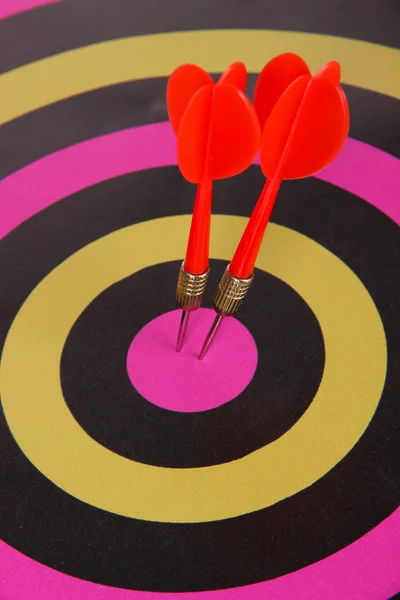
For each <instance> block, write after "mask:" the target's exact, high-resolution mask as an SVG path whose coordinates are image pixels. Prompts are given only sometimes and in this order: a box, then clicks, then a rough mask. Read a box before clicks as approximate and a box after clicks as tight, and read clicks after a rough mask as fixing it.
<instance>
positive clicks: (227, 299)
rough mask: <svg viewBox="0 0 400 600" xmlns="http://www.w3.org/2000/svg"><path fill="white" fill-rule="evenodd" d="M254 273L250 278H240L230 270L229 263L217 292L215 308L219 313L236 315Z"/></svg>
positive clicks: (214, 302) (214, 301)
mask: <svg viewBox="0 0 400 600" xmlns="http://www.w3.org/2000/svg"><path fill="white" fill-rule="evenodd" d="M253 279H254V275H252V276H251V277H249V278H248V279H238V278H237V277H234V276H233V275H232V274H231V273H230V272H229V265H228V267H227V268H226V270H225V272H224V274H223V275H222V277H221V281H220V282H219V285H218V289H217V291H216V293H215V296H214V300H213V306H214V310H215V311H216V312H217V313H218V314H219V315H224V316H227V317H228V316H230V315H234V314H235V313H236V312H237V311H238V310H239V308H240V305H241V304H242V302H243V300H244V298H245V296H246V294H247V292H248V291H249V288H250V286H251V283H252V281H253Z"/></svg>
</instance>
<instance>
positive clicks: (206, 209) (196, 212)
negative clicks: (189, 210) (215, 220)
mask: <svg viewBox="0 0 400 600" xmlns="http://www.w3.org/2000/svg"><path fill="white" fill-rule="evenodd" d="M211 202H212V181H211V180H207V179H205V180H204V181H202V182H201V183H199V184H198V185H197V191H196V199H195V202H194V209H193V216H192V223H191V226H190V233H189V239H188V245H187V250H186V258H185V263H184V267H185V269H186V271H188V273H191V274H192V275H202V274H203V273H205V272H206V271H207V269H208V255H209V246H210V227H211Z"/></svg>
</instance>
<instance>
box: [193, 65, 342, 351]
mask: <svg viewBox="0 0 400 600" xmlns="http://www.w3.org/2000/svg"><path fill="white" fill-rule="evenodd" d="M282 56H290V55H282ZM292 56H293V55H292ZM297 59H298V60H300V61H301V59H299V57H297ZM274 60H275V61H278V64H279V61H280V60H282V58H281V57H277V58H276V59H274ZM293 60H294V59H293V58H290V59H288V58H285V59H283V61H282V65H281V66H284V64H285V62H286V61H289V67H290V69H291V67H292V66H293V65H292V63H293ZM271 62H272V63H273V64H272V68H270V69H268V65H267V66H266V68H265V70H264V71H263V72H262V73H261V74H260V78H261V84H260V85H258V86H257V88H256V97H255V105H256V107H258V110H257V112H258V114H259V118H260V123H261V125H262V126H263V133H262V141H261V154H260V164H261V168H262V171H263V173H264V175H265V176H266V177H267V182H266V184H265V186H264V189H263V190H262V192H261V194H260V197H259V199H258V201H257V204H256V206H255V208H254V210H253V213H252V215H251V217H250V219H249V222H248V225H247V227H246V229H245V231H244V233H243V235H242V238H241V240H240V242H239V245H238V247H237V250H236V252H235V255H234V257H233V259H232V261H231V263H230V264H229V265H228V267H227V269H226V271H225V273H224V275H223V276H222V279H221V281H220V283H219V286H218V289H217V292H216V294H215V296H214V301H213V304H214V309H215V311H216V313H217V316H216V318H215V320H214V323H213V325H212V327H211V329H210V331H209V333H208V335H207V337H206V339H205V342H204V344H203V347H202V350H201V352H200V355H199V358H200V360H201V359H202V358H203V357H204V356H205V354H206V352H207V350H208V348H209V346H210V345H211V343H212V340H213V339H214V336H215V334H216V331H217V330H218V327H219V326H220V324H221V322H222V319H223V318H224V317H225V316H230V315H233V314H234V313H235V312H236V311H237V310H238V309H239V307H240V305H241V303H242V301H243V299H244V297H245V296H246V294H247V292H248V290H249V287H250V285H251V283H252V281H253V273H254V267H255V263H256V260H257V256H258V252H259V250H260V247H261V243H262V240H263V237H264V233H265V230H266V228H267V225H268V222H269V218H270V216H271V212H272V209H273V206H274V203H275V199H276V196H277V194H278V191H279V187H280V184H281V182H282V180H283V179H300V178H304V177H308V176H310V175H313V174H314V173H316V172H317V171H320V170H321V169H323V168H324V167H326V166H327V165H328V164H329V163H330V162H331V161H332V160H333V159H334V158H335V156H336V155H337V154H338V152H339V151H340V149H341V148H342V146H343V144H344V142H345V140H346V137H347V134H348V130H349V110H348V105H347V100H346V97H345V95H344V92H343V90H342V88H341V87H340V85H339V81H340V66H339V65H338V63H336V62H332V63H328V64H327V65H325V66H324V67H323V68H322V69H321V70H320V71H319V72H318V73H317V74H316V75H315V76H314V77H311V75H310V74H309V72H308V73H307V72H306V73H304V74H302V73H301V70H302V66H301V63H299V62H298V63H297V66H298V67H299V69H298V70H299V71H300V73H297V68H296V69H294V70H292V71H293V73H292V75H291V76H292V77H293V79H292V82H290V77H289V81H288V83H289V85H287V87H286V89H285V88H284V85H283V84H282V85H280V84H279V86H278V87H283V90H282V92H283V93H282V94H281V96H280V97H278V98H277V101H276V103H275V104H274V103H273V102H271V100H270V98H269V97H268V86H267V85H265V86H264V79H265V80H267V81H270V82H271V88H273V85H272V84H273V82H276V77H275V71H276V69H275V67H276V63H274V62H273V61H271ZM305 68H306V71H308V68H307V67H305ZM296 75H297V76H296ZM284 80H285V78H283V80H282V81H283V82H284ZM264 89H265V91H264ZM264 94H265V102H266V103H267V105H268V106H267V109H265V104H264V102H263V100H264Z"/></svg>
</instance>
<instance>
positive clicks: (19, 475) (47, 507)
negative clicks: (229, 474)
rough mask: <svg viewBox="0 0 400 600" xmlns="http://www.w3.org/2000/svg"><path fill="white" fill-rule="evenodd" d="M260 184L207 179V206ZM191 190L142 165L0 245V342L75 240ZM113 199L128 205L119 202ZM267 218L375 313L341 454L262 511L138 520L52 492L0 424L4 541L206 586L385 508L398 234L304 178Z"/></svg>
mask: <svg viewBox="0 0 400 600" xmlns="http://www.w3.org/2000/svg"><path fill="white" fill-rule="evenodd" d="M261 184H262V178H261V176H260V173H259V170H258V169H257V168H256V167H254V168H251V169H250V170H249V171H248V172H247V173H245V174H244V175H243V176H240V177H237V178H235V180H232V181H227V182H221V183H220V184H218V185H216V187H215V198H217V197H218V212H222V213H224V212H225V213H227V214H246V212H247V210H248V207H247V198H248V197H249V196H250V197H254V196H256V195H257V192H258V191H259V190H260V188H261ZM171 186H172V187H173V189H174V190H175V194H174V199H173V200H171V203H170V204H168V206H166V203H159V202H158V201H157V199H158V197H159V195H160V194H161V193H162V191H164V190H165V189H169V188H170V187H171ZM133 189H142V190H146V199H148V203H140V205H139V203H134V202H132V190H133ZM192 191H193V190H191V186H188V185H187V184H185V183H184V182H182V181H181V179H180V176H179V174H178V171H177V169H176V168H167V169H159V170H157V177H155V171H148V172H144V173H137V174H134V175H130V176H126V177H122V178H119V179H116V180H113V181H109V182H106V183H104V184H101V185H98V186H95V187H93V188H90V189H87V190H84V191H83V192H81V193H79V194H77V195H75V196H73V197H71V198H69V199H66V200H65V201H62V202H60V203H59V204H58V205H54V206H52V207H51V208H49V209H47V210H45V211H43V213H41V214H38V215H37V216H35V217H34V218H33V219H31V220H30V221H29V222H27V223H25V224H23V225H22V226H21V227H19V228H18V229H16V230H14V231H13V232H12V233H11V234H10V235H9V236H8V237H7V238H6V239H4V240H3V241H2V253H1V255H0V276H1V278H2V279H1V280H2V281H7V282H8V285H7V289H5V288H4V287H3V289H2V290H1V300H0V302H1V305H2V306H4V313H2V315H1V320H0V322H1V326H2V334H3V335H2V338H3V340H4V335H5V333H6V332H7V331H8V329H9V327H10V324H11V322H12V319H13V317H14V315H15V313H16V312H17V310H18V308H19V306H20V304H21V303H22V302H23V300H24V299H25V298H26V296H27V295H28V293H29V292H30V291H31V289H32V287H33V285H34V284H35V282H37V281H38V280H40V279H41V278H42V277H44V276H45V275H46V273H47V272H48V271H49V270H50V269H51V268H52V266H56V265H57V264H59V262H60V261H61V260H62V259H63V258H65V255H66V254H68V253H70V252H71V251H72V250H73V248H76V249H78V248H79V247H81V246H82V241H83V240H84V242H85V243H88V242H89V241H91V239H96V238H97V237H99V236H101V235H104V234H105V233H106V232H107V231H109V230H110V229H117V228H118V227H121V226H124V225H128V224H130V223H132V222H135V221H138V220H145V219H148V218H153V217H154V215H155V214H156V215H157V216H163V215H162V214H161V213H163V214H181V213H185V212H186V211H187V198H188V197H189V196H190V193H191V192H192ZM94 198H96V203H94V201H93V199H94ZM110 198H112V199H113V202H112V203H111V202H110ZM123 198H129V201H127V202H126V203H125V204H123V202H122V201H119V199H123ZM93 207H95V208H93ZM78 215H80V217H79V218H78ZM94 217H96V218H94ZM273 218H274V221H277V222H279V223H281V224H283V225H286V226H289V227H293V228H296V229H298V230H300V231H301V232H302V233H305V234H306V235H309V236H310V237H312V238H314V239H316V240H317V241H318V242H319V243H321V244H323V245H324V246H325V247H327V248H328V249H330V250H331V251H333V252H335V253H336V254H337V255H338V256H339V257H340V258H342V259H343V260H344V261H345V262H346V263H347V264H348V265H349V266H350V267H351V268H352V269H353V270H354V271H355V273H356V274H357V275H358V276H359V277H360V278H361V279H362V281H363V282H364V284H365V285H366V286H367V288H368V290H369V291H370V293H371V294H372V297H373V298H374V301H375V303H376V305H377V308H378V310H379V312H380V314H381V317H382V320H383V323H384V326H385V329H386V335H387V343H388V354H389V364H388V371H387V380H386V385H385V389H384V392H383V395H382V398H381V401H380V404H379V406H378V409H377V411H376V414H375V415H374V417H373V419H372V421H371V423H370V425H369V427H368V429H367V431H366V433H365V434H364V436H363V437H362V438H361V439H360V441H359V442H358V443H357V444H356V445H355V447H354V448H353V450H352V451H351V452H349V454H348V455H347V456H346V457H345V458H344V459H343V460H342V461H341V462H340V463H339V464H338V465H337V466H336V467H335V468H334V469H332V470H331V471H330V472H329V473H328V474H326V476H325V477H323V478H322V479H320V480H319V481H318V482H316V483H315V484H314V485H312V486H311V487H310V488H307V489H305V490H303V491H302V492H300V493H298V494H296V495H295V496H293V497H291V498H288V499H286V500H283V501H282V502H280V503H278V504H276V505H274V506H272V507H270V508H268V509H265V510H261V511H259V512H256V513H252V514H249V515H245V516H242V517H238V518H235V519H228V520H225V521H221V522H215V523H199V524H162V523H147V522H144V521H137V520H134V519H126V518H124V517H120V516H118V515H112V514H110V513H107V512H104V511H101V510H99V509H97V508H94V507H91V506H88V505H86V504H84V503H82V502H80V501H78V500H76V499H75V498H72V497H71V496H69V495H68V494H66V493H64V492H63V491H61V490H60V489H58V488H57V487H55V486H54V485H53V484H52V483H50V482H49V481H48V480H47V479H46V478H45V477H44V476H43V475H41V474H40V473H39V472H38V471H37V470H36V469H35V468H34V467H33V466H32V465H31V464H30V463H29V461H27V460H26V458H25V456H24V455H23V454H22V452H21V451H20V449H19V448H18V446H17V445H16V443H15V442H14V440H13V439H12V436H11V434H10V432H9V430H8V428H7V425H6V421H5V419H4V417H2V420H1V429H0V439H1V441H2V449H1V452H2V456H3V457H5V459H4V460H3V465H5V466H3V471H2V473H1V477H2V481H3V486H4V492H3V494H2V499H3V505H4V507H5V509H4V511H3V513H2V515H1V518H2V521H1V535H2V538H3V539H4V540H5V541H6V542H7V543H9V544H11V545H12V546H13V547H15V548H17V549H19V550H21V551H22V552H23V553H24V554H26V555H28V556H31V557H33V558H35V559H36V560H39V561H40V562H43V563H45V564H47V565H49V566H51V567H53V568H55V569H57V570H59V571H63V572H67V573H70V574H72V575H75V576H77V577H80V578H83V579H87V580H91V581H97V582H101V583H104V584H108V585H114V586H120V587H126V588H133V589H148V590H149V589H150V590H154V591H156V590H157V591H175V592H178V591H189V590H207V589H218V588H224V587H233V586H240V585H244V584H248V583H252V582H257V581H262V580H266V579H269V578H275V577H278V576H279V575H283V574H285V573H288V572H291V571H293V570H297V569H299V568H301V567H304V566H306V565H308V564H311V563H313V562H316V561H317V560H320V559H322V558H324V557H325V556H327V555H329V554H332V553H333V552H336V551H338V550H339V549H340V548H343V547H344V546H346V545H348V544H349V543H351V542H353V541H354V540H356V539H358V538H359V537H360V536H361V535H363V534H364V533H365V532H367V531H369V530H370V529H372V528H373V527H374V526H375V525H377V524H378V523H380V522H381V521H382V520H383V519H384V518H385V517H387V516H388V515H389V514H390V513H391V512H392V511H393V510H395V509H396V508H397V506H398V500H399V497H398V495H399V494H398V490H399V481H398V475H396V474H398V469H397V466H398V464H399V458H400V457H399V455H398V454H399V447H398V443H397V431H398V416H399V407H398V402H397V398H398V384H399V381H398V372H397V371H398V370H397V365H398V364H399V360H400V356H399V353H400V350H399V347H398V343H397V342H398V339H399V334H400V332H399V323H398V314H397V299H398V297H399V279H398V277H397V273H398V264H399V253H400V236H399V230H398V228H397V226H396V225H395V224H394V223H393V222H392V221H391V220H390V219H389V218H388V217H386V216H385V215H383V214H382V213H380V212H379V211H378V210H376V209H375V208H374V207H372V206H370V205H368V204H367V203H365V202H363V201H362V200H360V199H359V198H356V197H354V196H352V195H351V194H348V193H346V192H344V191H342V190H339V189H337V188H335V187H334V186H330V185H328V184H325V183H322V182H321V181H317V180H312V179H310V180H304V181H300V182H294V183H288V184H287V185H283V187H282V191H281V195H280V199H279V203H278V204H277V207H276V210H275V211H274V215H273ZM77 224H78V225H79V226H77ZM66 231H67V232H69V233H71V232H72V231H74V232H75V233H74V239H72V240H70V242H69V243H68V248H67V247H66V246H64V247H63V246H62V240H63V239H64V240H65V232H66ZM62 232H64V235H62ZM45 234H46V235H45ZM39 242H40V243H39ZM42 261H43V264H42ZM382 265H383V266H382ZM16 273H18V276H16ZM163 310H165V307H160V311H159V312H162V311H163ZM361 400H362V399H360V401H361ZM60 515H62V518H59V516H60ZM343 523H345V524H346V525H345V527H344V526H343ZM89 557H90V558H89Z"/></svg>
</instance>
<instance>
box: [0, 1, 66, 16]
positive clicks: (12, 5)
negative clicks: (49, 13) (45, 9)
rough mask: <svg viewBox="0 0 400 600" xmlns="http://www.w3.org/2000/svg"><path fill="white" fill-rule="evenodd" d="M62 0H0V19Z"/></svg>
mask: <svg viewBox="0 0 400 600" xmlns="http://www.w3.org/2000/svg"><path fill="white" fill-rule="evenodd" d="M56 2H62V0H1V6H0V19H7V17H12V16H13V15H16V14H18V13H21V12H25V11H27V10H32V8H39V7H40V6H45V5H46V4H56Z"/></svg>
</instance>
